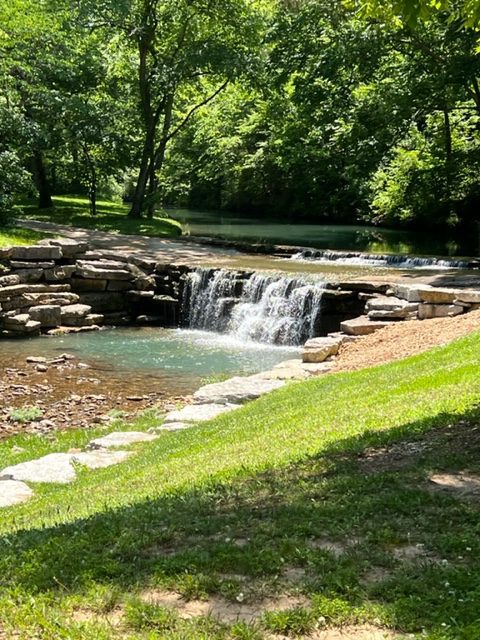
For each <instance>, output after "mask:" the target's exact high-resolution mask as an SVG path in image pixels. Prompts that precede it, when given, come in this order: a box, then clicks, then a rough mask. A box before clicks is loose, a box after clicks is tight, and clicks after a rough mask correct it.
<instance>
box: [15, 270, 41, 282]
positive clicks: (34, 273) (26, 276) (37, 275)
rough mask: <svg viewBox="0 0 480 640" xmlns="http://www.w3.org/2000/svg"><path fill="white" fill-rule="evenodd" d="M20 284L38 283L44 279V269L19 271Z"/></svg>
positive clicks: (17, 272)
mask: <svg viewBox="0 0 480 640" xmlns="http://www.w3.org/2000/svg"><path fill="white" fill-rule="evenodd" d="M16 274H17V276H18V277H19V278H20V282H38V281H39V280H41V279H42V276H43V269H17V271H16Z"/></svg>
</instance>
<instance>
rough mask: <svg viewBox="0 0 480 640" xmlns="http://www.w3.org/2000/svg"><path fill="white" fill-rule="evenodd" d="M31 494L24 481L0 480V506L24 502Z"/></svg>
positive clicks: (10, 505)
mask: <svg viewBox="0 0 480 640" xmlns="http://www.w3.org/2000/svg"><path fill="white" fill-rule="evenodd" d="M32 496H33V491H32V489H30V487H29V486H28V485H27V484H25V483H24V482H18V481H16V480H0V508H1V507H12V506H13V505H15V504H20V503H21V502H26V501H27V500H29V499H30V498H31V497H32Z"/></svg>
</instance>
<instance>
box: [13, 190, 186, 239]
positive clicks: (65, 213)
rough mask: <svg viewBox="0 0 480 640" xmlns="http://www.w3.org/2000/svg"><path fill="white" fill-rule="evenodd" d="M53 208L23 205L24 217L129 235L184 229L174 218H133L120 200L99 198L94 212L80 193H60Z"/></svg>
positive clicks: (163, 233) (162, 234) (176, 232)
mask: <svg viewBox="0 0 480 640" xmlns="http://www.w3.org/2000/svg"><path fill="white" fill-rule="evenodd" d="M53 201H54V204H55V206H54V208H53V209H38V208H37V207H36V205H35V204H28V203H27V204H23V205H22V206H21V207H20V208H21V214H20V216H21V217H24V218H31V219H33V220H42V221H44V222H56V223H58V224H69V225H72V226H74V227H81V228H84V229H101V230H102V231H117V232H119V233H126V234H139V235H145V236H154V237H167V236H179V235H181V233H182V228H181V225H180V223H179V222H177V221H176V220H172V219H170V218H159V217H157V218H153V219H152V220H147V219H145V218H143V219H141V220H133V219H132V218H128V217H127V213H128V210H129V207H128V205H124V204H121V203H118V202H108V201H106V200H99V201H98V203H97V205H98V213H97V215H96V216H92V215H91V214H90V209H89V203H88V199H87V198H81V197H76V196H56V197H54V198H53Z"/></svg>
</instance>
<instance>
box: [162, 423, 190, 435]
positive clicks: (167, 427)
mask: <svg viewBox="0 0 480 640" xmlns="http://www.w3.org/2000/svg"><path fill="white" fill-rule="evenodd" d="M192 426H193V422H166V423H164V424H162V425H160V426H159V427H155V429H154V432H155V433H156V432H157V431H183V430H184V429H190V428H191V427H192Z"/></svg>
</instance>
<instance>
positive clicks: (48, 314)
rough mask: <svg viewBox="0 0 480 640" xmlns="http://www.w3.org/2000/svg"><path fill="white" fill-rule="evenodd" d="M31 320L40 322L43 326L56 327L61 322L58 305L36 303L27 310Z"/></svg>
mask: <svg viewBox="0 0 480 640" xmlns="http://www.w3.org/2000/svg"><path fill="white" fill-rule="evenodd" d="M28 313H29V314H30V317H31V319H32V320H36V321H37V322H40V324H41V325H42V328H43V327H58V326H59V325H60V324H61V320H62V314H61V307H60V305H51V304H46V305H38V306H36V307H30V308H29V310H28Z"/></svg>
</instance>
